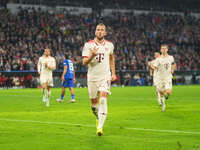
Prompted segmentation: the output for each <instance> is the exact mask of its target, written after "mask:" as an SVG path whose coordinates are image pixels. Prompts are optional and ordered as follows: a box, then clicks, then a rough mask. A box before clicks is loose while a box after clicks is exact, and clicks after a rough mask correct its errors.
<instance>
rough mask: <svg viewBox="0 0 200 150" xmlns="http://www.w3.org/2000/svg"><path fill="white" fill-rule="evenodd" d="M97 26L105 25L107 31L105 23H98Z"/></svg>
mask: <svg viewBox="0 0 200 150" xmlns="http://www.w3.org/2000/svg"><path fill="white" fill-rule="evenodd" d="M97 26H104V27H105V31H106V25H105V24H103V23H98V24H97Z"/></svg>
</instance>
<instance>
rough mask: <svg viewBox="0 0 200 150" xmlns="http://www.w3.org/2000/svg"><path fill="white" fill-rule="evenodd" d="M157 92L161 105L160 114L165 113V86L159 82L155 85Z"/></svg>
mask: <svg viewBox="0 0 200 150" xmlns="http://www.w3.org/2000/svg"><path fill="white" fill-rule="evenodd" d="M157 90H158V91H159V93H160V100H161V104H162V112H165V109H166V104H165V97H164V93H165V84H164V83H163V82H160V83H159V84H158V85H157Z"/></svg>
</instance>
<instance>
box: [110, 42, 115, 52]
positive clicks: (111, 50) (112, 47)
mask: <svg viewBox="0 0 200 150" xmlns="http://www.w3.org/2000/svg"><path fill="white" fill-rule="evenodd" d="M110 45H111V46H110V54H113V52H114V45H113V43H111V44H110Z"/></svg>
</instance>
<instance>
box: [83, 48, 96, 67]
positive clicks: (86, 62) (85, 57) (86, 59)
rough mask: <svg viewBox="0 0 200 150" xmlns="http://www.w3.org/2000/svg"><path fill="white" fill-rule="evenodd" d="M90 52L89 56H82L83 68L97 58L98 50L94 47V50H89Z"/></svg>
mask: <svg viewBox="0 0 200 150" xmlns="http://www.w3.org/2000/svg"><path fill="white" fill-rule="evenodd" d="M90 51H91V54H90V55H89V57H88V56H83V60H82V63H83V65H84V66H87V65H88V64H89V63H90V62H91V61H92V59H93V58H94V57H95V56H97V51H98V48H96V47H94V49H90Z"/></svg>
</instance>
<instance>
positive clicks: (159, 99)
mask: <svg viewBox="0 0 200 150" xmlns="http://www.w3.org/2000/svg"><path fill="white" fill-rule="evenodd" d="M155 88H156V95H157V99H158V105H159V106H162V102H161V96H160V92H159V90H158V88H157V87H155Z"/></svg>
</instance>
